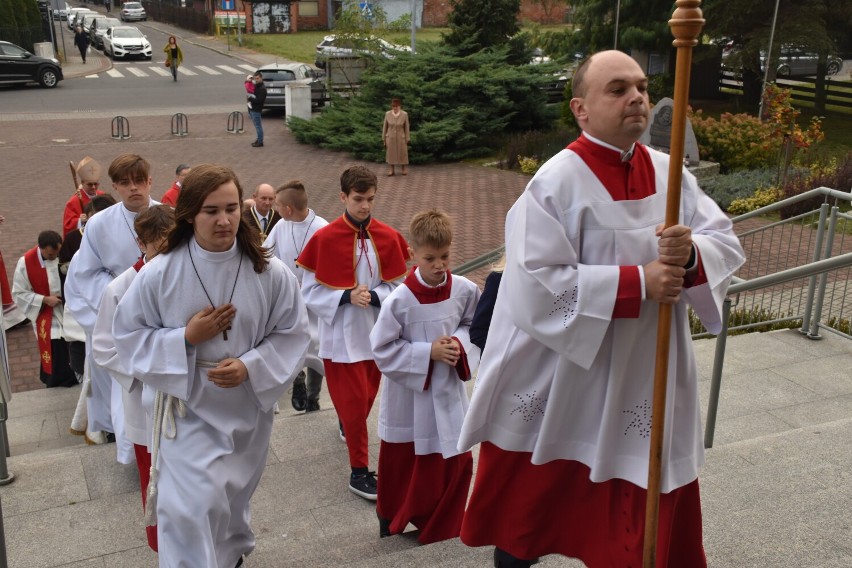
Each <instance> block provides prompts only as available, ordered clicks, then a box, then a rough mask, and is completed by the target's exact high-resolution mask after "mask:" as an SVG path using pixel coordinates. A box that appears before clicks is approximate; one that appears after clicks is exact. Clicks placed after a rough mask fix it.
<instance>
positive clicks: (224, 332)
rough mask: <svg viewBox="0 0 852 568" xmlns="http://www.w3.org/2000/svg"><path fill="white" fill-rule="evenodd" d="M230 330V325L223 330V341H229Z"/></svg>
mask: <svg viewBox="0 0 852 568" xmlns="http://www.w3.org/2000/svg"><path fill="white" fill-rule="evenodd" d="M229 329H231V326H230V325H229V326H228V327H226V328H225V329H223V330H222V339H224V340H225V341H228V330H229Z"/></svg>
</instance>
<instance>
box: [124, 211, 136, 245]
mask: <svg viewBox="0 0 852 568" xmlns="http://www.w3.org/2000/svg"><path fill="white" fill-rule="evenodd" d="M124 210H125V207H124V205H122V206H121V218H122V219H124V224H125V225H127V230H128V231H130V238H131V239H133V243H134V244H136V231H134V230H133V227H131V226H130V221H128V220H127V215H126V214H125V213H124Z"/></svg>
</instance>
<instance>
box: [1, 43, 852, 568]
mask: <svg viewBox="0 0 852 568" xmlns="http://www.w3.org/2000/svg"><path fill="white" fill-rule="evenodd" d="M188 39H189V40H190V41H197V42H198V43H199V44H201V43H206V44H208V46H209V47H211V48H214V49H222V45H221V44H219V45H216V44H215V42H214V41H212V40H210V39H202V38H198V37H194V38H188ZM184 41H187V40H184ZM234 55H239V57H241V58H242V59H243V60H245V61H248V62H251V63H262V62H263V57H262V56H261V55H259V54H252V53H248V52H243V51H241V50H240V51H237V52H236V53H234ZM104 61H105V63H104ZM104 61H99V59H98V58H97V56H93V57H92V58H90V60H89V64H87V65H86V66H83V65H82V64H81V63H80V62H79V61H78V62H75V61H74V60H73V57H72V58H71V60H69V61H68V62H67V63H66V65H65V70H66V77H68V80H73V78H74V76H79V75H81V74H84V73H89V72H92V69H96V68H98V69H99V68H100V66H101V65H105V67H104V69H105V68H108V65H109V62H108V60H104ZM96 66H97V67H96ZM84 67H85V68H84ZM241 103H242V101H234V105H233V107H232V108H231V107H228V106H223V107H222V109H221V112H218V111H216V112H213V113H212V114H195V113H192V112H186V110H185V109H183V112H186V114H187V115H188V117H189V127H190V135H189V136H187V137H183V138H181V137H173V136H171V134H170V114H171V113H168V112H164V113H163V114H162V115H153V116H131V117H130V120H131V131H132V135H133V137H132V138H131V139H130V140H126V141H116V140H113V139H112V138H111V137H110V118H111V117H110V116H106V115H100V114H98V113H79V114H71V115H68V114H66V115H62V116H50V115H42V114H33V115H30V116H21V115H17V116H13V115H6V114H3V113H2V109H0V164H3V166H2V171H3V176H0V192H2V195H3V200H2V203H0V214H3V215H5V216H6V218H7V221H6V223H5V224H4V225H3V226H2V227H0V248H2V250H3V252H4V258H5V260H6V265H7V266H6V269H7V272H8V274H9V276H10V277H11V274H12V271H13V269H14V264H15V262H16V260H17V258H18V257H19V256H20V255H21V254H22V253H23V252H24V251H25V250H26V249H28V248H30V247H31V246H33V245H34V241H35V238H36V235H37V234H38V232H39V231H41V230H43V229H48V228H53V229H58V228H59V227H60V223H61V216H62V208H63V205H64V203H65V201H66V199H67V198H68V197H69V196H70V195H71V192H72V184H71V180H70V175H69V173H68V161H69V160H73V161H75V162H76V161H78V160H79V159H80V158H82V157H83V156H84V155H87V154H88V155H91V156H93V157H95V158H96V159H98V160H99V161H101V163H102V164H103V165H104V166H106V165H107V164H108V163H109V161H110V160H111V159H112V158H114V157H115V156H116V155H118V154H119V153H121V152H138V153H140V154H141V155H143V156H145V157H146V158H148V159H149V160H150V161H151V163H152V165H153V177H154V188H153V191H152V195H153V196H154V197H155V198H157V197H159V196H160V195H162V193H163V192H164V191H165V190H166V189H167V188H168V187H169V185H170V184H171V181H172V172H173V171H174V168H175V166H176V165H177V163H179V162H188V163H200V162H202V161H212V162H218V163H224V164H228V165H230V166H232V167H233V168H234V169H235V171H236V172H237V174H238V175H239V177H240V180H241V183H242V185H243V187H244V188H245V189H246V190H247V191H248V192H250V191H251V189H252V188H253V187H254V186H255V185H257V184H258V183H260V182H270V183H280V182H283V181H286V180H289V179H292V178H300V179H302V180H303V181H304V182H305V184H306V186H307V188H308V191H309V194H310V199H311V205H312V206H313V207H314V208H315V209H316V210H317V212H318V213H319V214H321V215H323V216H325V217H327V218H333V217H335V216H337V215H338V214H340V202H339V199H338V187H337V179H338V176H339V173H340V172H341V171H342V170H343V169H344V168H346V167H348V166H349V165H352V164H356V163H361V164H364V165H367V166H368V167H371V168H373V169H374V170H375V171H376V172H377V173H378V174H381V173H382V172H383V171H384V167H383V165H382V164H375V163H372V164H371V163H364V162H360V161H358V160H354V159H352V158H351V156H348V155H346V154H344V153H336V152H329V151H325V150H319V149H316V148H313V147H308V146H302V145H299V144H298V143H296V142H295V141H294V140H293V138H292V137H291V136H290V134H289V133H288V131H287V128H286V126H285V125H284V122H283V120H281V118H280V117H275V116H269V117H267V118H265V119H264V129H265V130H266V132H267V143H266V146H265V147H264V148H262V149H255V148H251V147H250V146H249V143H250V142H251V140H252V133H251V126H250V124H248V123H246V126H247V127H248V130H249V131H248V132H247V133H246V134H242V135H233V134H228V133H226V132H225V127H226V121H227V115H228V113H229V112H230V111H231V110H241V108H242V106H241ZM527 179H528V178H527V177H526V176H524V175H521V174H517V173H514V172H508V171H501V170H497V169H493V168H483V167H479V166H474V165H468V164H439V165H429V166H414V167H412V168H411V173H410V175H408V176H405V177H402V176H394V177H393V178H387V177H384V176H380V180H379V185H380V187H379V198H378V200H377V204H376V209H375V213H376V216H377V217H378V218H380V219H383V220H385V221H387V222H389V223H390V224H392V225H394V226H396V227H398V228H400V229H401V230H403V232H405V228H406V227H407V224H408V220H409V219H410V217H411V215H412V214H414V213H415V212H417V211H419V210H421V209H424V208H427V207H441V208H443V209H446V210H448V211H449V212H450V213H451V215H453V217H454V218H455V220H456V232H457V236H456V240H455V246H454V254H455V261H456V263H457V264H460V263H462V262H465V261H467V260H470V259H472V258H475V257H477V256H479V255H480V254H483V253H485V252H488V251H491V250H493V249H494V248H495V247H497V246H499V245H500V244H501V243H502V240H503V239H502V231H503V219H504V216H505V213H506V211H507V210H508V208H509V207H510V206H511V204H512V203H513V202H514V200H515V199H516V198H517V196H518V195H519V194H520V193H521V192H522V191H523V188H524V186H525V184H526V181H527ZM106 181H107V178H106V175H104V177H103V179H102V182H106ZM487 273H488V269H487V268H483V269H481V270H479V271H477V272H475V273H474V274H472V275H471V277H472V278H473V279H474V280H475V281H477V282H479V283H481V282H482V281H483V280H484V277H485V275H487ZM8 339H9V347H10V357H11V362H12V370H13V374H14V388H15V390H16V391H17V392H19V393H20V394H18V395H17V396H16V398H14V399H13V400H12V402H11V404H10V407H9V408H10V419H9V422H8V428H9V438H10V443H11V446H12V457H11V458H10V459H9V467H10V470H12V471H13V472H14V473H15V474H16V476H17V479H16V481H15V482H14V483H13V484H11V485H9V486H7V487H3V488H0V498H2V505H3V516H4V523H5V531H6V544H7V549H8V553H9V565H10V566H15V567H30V566H32V567H36V566H38V567H47V566H64V567H66V568H81V567H84V566H85V567H96V568H116V567H118V568H123V567H127V568H131V567H132V568H135V567H139V568H147V567H153V566H155V565H156V559H155V557H154V555H153V554H152V553H151V552H150V551H148V550H147V548H146V547H145V545H144V540H143V538H144V537H143V534H142V531H141V525H140V524H139V521H138V518H139V495H138V485H137V484H138V481H137V479H136V473H135V471H134V469H133V468H132V467H125V466H120V465H118V464H116V463H115V461H114V454H113V449H112V448H110V447H109V446H100V447H85V446H81V442H80V440H79V438H74V437H71V436H69V435H68V434H67V433H66V432H67V426H68V423H69V420H70V416H71V413H72V412H73V407H74V403H75V402H76V399H77V394H78V389H79V387H76V388H72V389H68V390H65V389H62V390H56V389H53V390H44V389H41V388H40V383H39V382H38V378H37V377H38V373H37V367H36V365H37V351H36V347H35V338H34V336H33V334H32V331H31V328H29V327H23V328H19V329H15V330H12V331H10V332H9V333H8ZM713 345H714V341H713V340H704V341H699V342H696V354H697V359H698V362H699V371H700V375H701V377H700V378H701V396H702V405H703V406H706V399H707V393H708V391H709V380H708V379H709V376H710V368H711V366H712V353H713ZM728 345H729V348H728V358H727V362H726V371H725V378H724V382H723V390H722V399H721V404H720V411H719V421H718V425H717V429H716V445H715V447H714V448H713V449H711V450H709V451H708V462H707V466H706V467H705V469H704V471H703V475H702V499H703V503H704V516H705V545H706V547H707V552H708V560H709V565H710V566H712V567H724V568H728V567H731V568H734V567H736V568H740V567H745V566H748V567H764V566H765V567H776V566H797V567H810V568H840V567H848V566H851V565H852V546H850V542H852V534H850V523H849V518H850V517H849V510H850V506H852V500H851V499H852V497H850V491H849V487H850V484H849V481H850V479H849V473H848V472H849V471H852V461H851V460H852V457H851V456H852V451H850V450H852V446H850V441H851V440H852V436H850V433H852V379H850V374H849V367H850V364H852V348H850V344H849V342H848V341H844V340H840V339H838V338H836V337H827V338H826V339H825V340H824V341H820V342H815V341H808V340H806V339H804V338H802V337H800V336H798V335H797V334H796V333H795V332H793V331H787V332H776V333H772V334H754V335H749V336H742V337H736V338H730V339H729V342H728ZM32 389H36V390H35V391H32ZM27 390H30V391H32V392H26V393H21V391H27ZM282 403H283V404H284V405H285V407H286V406H288V405H287V401H286V400H283V401H282ZM322 404H323V411H322V412H319V413H316V414H315V415H313V416H310V415H309V416H297V415H295V414H294V413H293V412H292V411H288V410H287V409H286V408H285V409H284V412H283V413H282V415H280V416H279V417H277V419H276V423H275V429H274V433H273V438H272V443H271V453H270V458H269V460H268V468H267V472H266V474H265V475H264V478H263V480H262V482H261V487H260V488H259V490H258V493H257V494H256V496H255V499H254V502H253V503H254V510H253V519H254V521H253V524H254V528H255V531H256V533H257V535H258V547H257V550H256V551H255V554H253V555H252V556H251V557H250V559H249V562H248V563H247V565H248V566H250V567H251V568H265V567H269V568H278V567H284V566H292V567H313V566H316V567H327V566H340V565H352V566H361V567H376V568H383V567H387V568H390V567H399V566H405V567H407V566H447V567H468V566H470V567H474V566H488V565H490V558H489V554H490V551H489V550H486V549H470V548H467V547H465V546H464V545H462V544H461V543H460V542H459V541H458V540H453V541H449V542H446V543H440V544H437V545H430V546H426V547H419V546H417V545H416V542H415V541H414V539H413V538H412V536H411V535H410V534H407V535H404V536H399V537H394V538H391V539H379V538H378V535H377V534H376V530H375V529H376V526H375V517H374V513H373V509H372V508H371V506H370V504H369V503H366V502H364V501H363V500H361V499H359V498H357V497H354V496H353V495H351V494H350V493H349V492H348V491H347V490H346V488H345V482H344V480H343V479H342V478H341V477H342V476H341V471H343V470H345V463H346V454H345V449H344V446H343V444H342V443H340V442H339V440H337V434H336V419H335V417H334V416H335V415H334V413H333V412H332V411H331V405H330V402H329V401H328V399H327V395H324V398H323V399H322ZM376 408H377V407H376ZM371 431H372V432H375V409H374V413H373V416H372V417H371ZM371 441H372V443H373V446H372V448H371V451H372V457H371V460H372V461H373V462H375V459H376V457H377V456H376V451H377V446H376V439H375V436H374V435H373V437H372V438H371ZM68 446H72V447H68ZM48 529H49V530H48ZM541 565H542V566H568V567H572V568H576V567H577V566H579V565H580V564H579V563H577V562H576V561H572V560H567V559H564V558H560V557H548V558H546V559H544V560H543V561H542V563H541Z"/></svg>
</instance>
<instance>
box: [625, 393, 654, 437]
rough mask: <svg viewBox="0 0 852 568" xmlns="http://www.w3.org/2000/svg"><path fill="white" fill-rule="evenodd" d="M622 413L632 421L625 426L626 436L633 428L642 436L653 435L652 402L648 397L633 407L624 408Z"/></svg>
mask: <svg viewBox="0 0 852 568" xmlns="http://www.w3.org/2000/svg"><path fill="white" fill-rule="evenodd" d="M621 413H622V414H626V415H627V417H628V418H630V423H629V424H627V427H625V428H624V435H625V436H627V435H629V434H630V431H631V430H636V433H637V434H639V436H641V437H642V438H648V437H649V436H650V435H651V403H650V402H649V401H648V400H647V399H645V401H644V402H642V404H637V405H636V406H634V407H633V408H632V409H629V410H622V411H621Z"/></svg>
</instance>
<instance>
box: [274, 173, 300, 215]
mask: <svg viewBox="0 0 852 568" xmlns="http://www.w3.org/2000/svg"><path fill="white" fill-rule="evenodd" d="M275 199H276V200H278V201H279V202H280V203H281V204H282V205H289V206H290V207H292V208H293V209H295V210H296V211H304V210H305V209H307V208H308V192H307V191H306V190H305V185H304V184H303V183H302V182H301V181H300V180H297V179H294V180H290V181H288V182H287V183H285V184H284V185H281V186H279V187H277V188H276V189H275Z"/></svg>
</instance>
